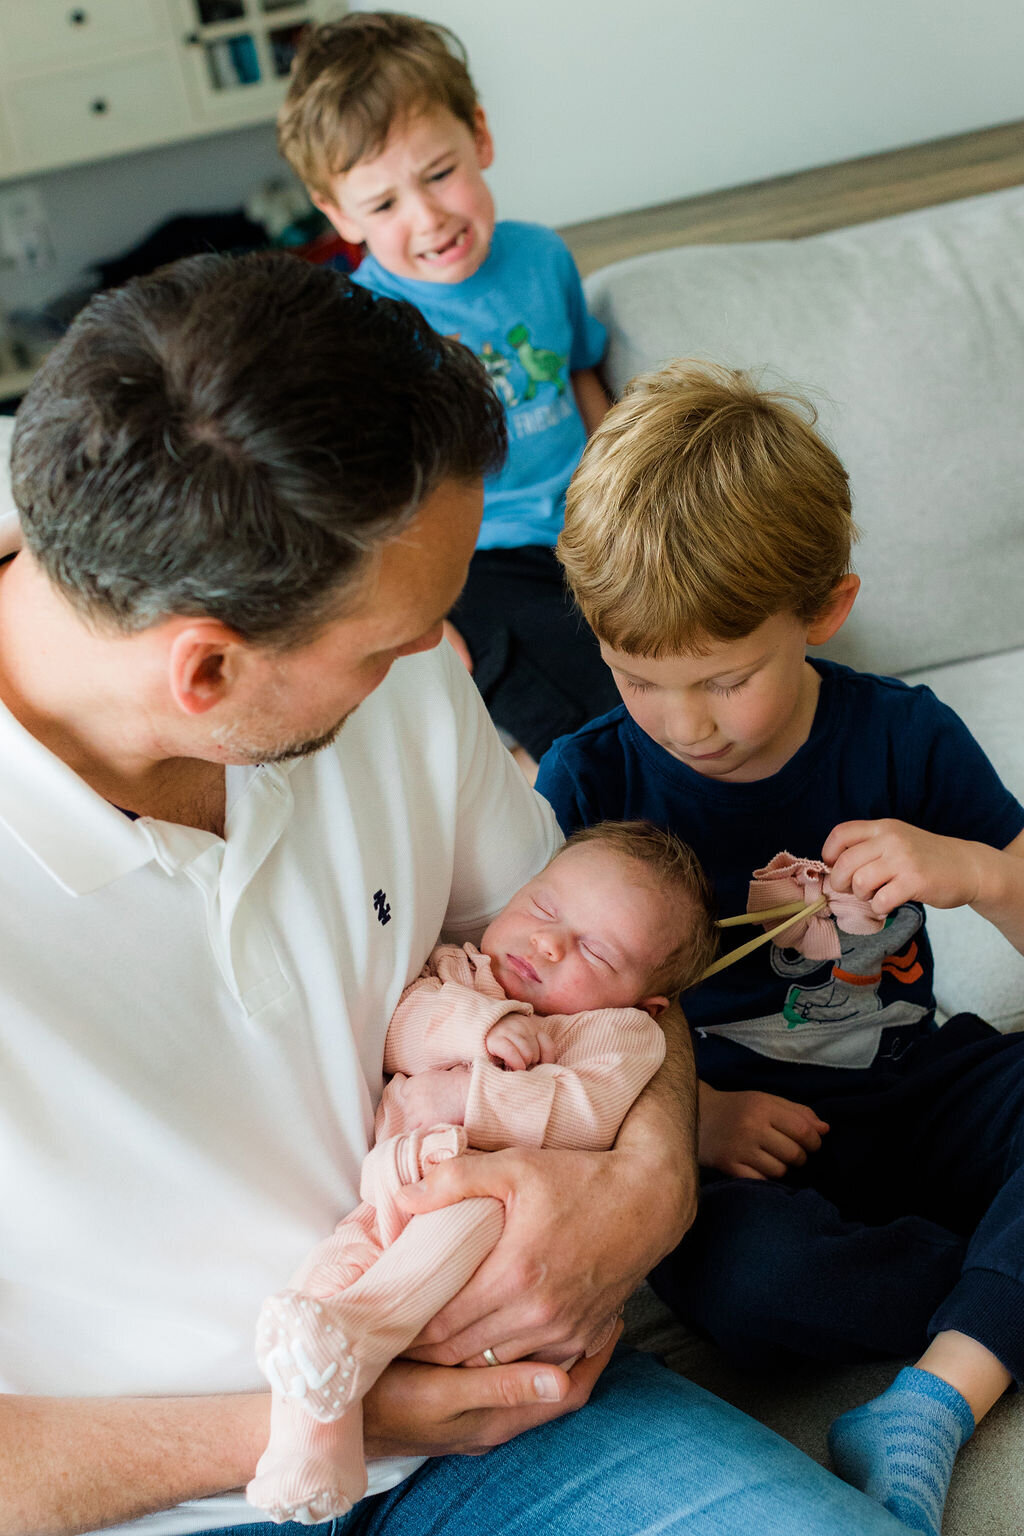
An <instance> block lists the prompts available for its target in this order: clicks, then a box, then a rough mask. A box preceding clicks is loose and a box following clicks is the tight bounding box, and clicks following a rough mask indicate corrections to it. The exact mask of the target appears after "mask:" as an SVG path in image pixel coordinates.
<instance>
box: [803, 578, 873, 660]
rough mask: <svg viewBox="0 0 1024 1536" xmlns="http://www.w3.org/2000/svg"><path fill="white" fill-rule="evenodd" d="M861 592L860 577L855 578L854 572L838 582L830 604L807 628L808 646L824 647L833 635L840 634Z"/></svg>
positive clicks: (830, 598)
mask: <svg viewBox="0 0 1024 1536" xmlns="http://www.w3.org/2000/svg"><path fill="white" fill-rule="evenodd" d="M859 591H860V577H859V576H854V575H853V573H852V572H851V573H850V575H849V576H843V577H841V578H840V580H839V581H837V582H836V584H835V586H834V587H833V588H832V592H831V594H830V596H829V599H828V602H827V603H826V604H825V606H824V608H823V609H822V610H821V612H820V613H819V614H818V616H817V618H815V619H812V620H811V622H810V624H808V626H807V644H808V645H824V644H825V641H826V640H831V639H832V636H833V635H837V634H838V633H839V631H840V630H841V629H842V627H843V625H844V624H845V623H846V621H847V619H848V618H849V616H850V609H851V608H852V607H853V605H854V602H855V600H856V597H857V593H858V592H859Z"/></svg>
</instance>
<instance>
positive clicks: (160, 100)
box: [5, 49, 189, 172]
mask: <svg viewBox="0 0 1024 1536" xmlns="http://www.w3.org/2000/svg"><path fill="white" fill-rule="evenodd" d="M5 105H6V109H7V118H8V122H9V126H10V131H11V137H12V139H13V141H14V152H15V156H16V158H17V165H18V170H19V172H26V171H35V170H45V169H46V168H47V167H49V166H55V165H73V164H75V163H77V162H78V161H81V160H99V159H101V158H102V157H103V156H104V155H116V154H121V153H123V151H125V150H127V149H143V148H145V147H146V146H148V145H151V144H161V143H166V142H167V141H168V140H171V139H176V138H180V137H181V136H182V135H184V134H186V133H187V132H188V127H189V124H188V115H187V112H186V109H185V102H184V98H183V95H182V91H181V82H180V77H179V75H178V71H177V69H176V68H175V64H174V60H173V58H171V57H170V56H169V55H168V53H167V52H166V50H163V49H153V50H151V51H149V52H147V53H139V54H136V55H135V56H134V57H133V58H129V59H125V60H123V61H121V62H119V63H116V64H107V65H104V66H102V67H96V68H94V69H76V70H64V71H61V72H60V73H56V72H55V73H53V74H51V75H41V76H39V77H38V78H37V79H25V80H19V81H15V83H14V84H13V85H11V86H9V87H8V90H7V94H6V103H5Z"/></svg>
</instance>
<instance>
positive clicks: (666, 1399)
mask: <svg viewBox="0 0 1024 1536" xmlns="http://www.w3.org/2000/svg"><path fill="white" fill-rule="evenodd" d="M555 1531H557V1532H558V1536H643V1533H645V1532H651V1533H654V1532H657V1533H658V1536H668V1533H672V1532H680V1533H682V1532H685V1533H686V1536H761V1533H763V1532H770V1533H771V1536H907V1530H906V1526H905V1525H902V1524H900V1523H899V1522H898V1521H896V1520H895V1519H894V1518H893V1517H892V1515H889V1514H887V1513H886V1512H885V1510H883V1509H882V1507H881V1505H879V1504H875V1503H874V1502H873V1501H872V1500H870V1499H868V1498H866V1497H865V1495H864V1494H862V1493H858V1492H857V1491H856V1490H855V1489H853V1488H848V1487H847V1486H846V1484H845V1483H841V1482H840V1481H839V1479H838V1478H835V1477H833V1476H832V1474H831V1473H829V1472H826V1471H825V1470H824V1468H822V1467H819V1466H818V1465H817V1463H816V1462H813V1461H811V1460H810V1459H809V1458H808V1457H806V1456H804V1455H803V1454H802V1452H800V1451H798V1450H796V1449H795V1448H794V1447H793V1446H792V1445H789V1444H788V1442H786V1441H785V1440H782V1439H780V1438H779V1436H778V1435H775V1434H773V1433H772V1431H771V1430H769V1429H765V1428H764V1426H763V1425H761V1424H758V1423H756V1422H755V1421H754V1420H753V1419H750V1418H748V1417H747V1416H746V1415H745V1414H742V1413H740V1412H739V1411H738V1409H736V1408H732V1407H730V1406H729V1405H728V1404H727V1403H723V1402H721V1401H720V1400H719V1399H718V1398H716V1397H712V1396H711V1394H710V1393H709V1392H705V1391H704V1390H703V1389H702V1388H701V1387H697V1386H694V1384H693V1383H692V1382H690V1381H686V1380H684V1379H683V1377H681V1376H676V1375H674V1374H673V1372H671V1371H668V1370H666V1369H665V1368H664V1366H661V1365H659V1364H658V1362H657V1361H656V1360H655V1359H653V1358H652V1357H651V1356H650V1355H639V1354H635V1353H633V1352H632V1351H631V1350H624V1349H620V1350H618V1351H617V1352H616V1354H615V1356H614V1358H613V1360H612V1362H611V1364H610V1365H609V1367H608V1369H607V1370H606V1371H605V1373H604V1375H603V1376H602V1377H601V1380H600V1381H599V1382H598V1384H597V1386H596V1387H595V1389H594V1392H593V1394H592V1396H591V1399H590V1402H589V1403H588V1404H587V1406H586V1407H585V1408H582V1409H581V1410H580V1411H579V1413H576V1414H568V1415H566V1416H565V1417H564V1418H561V1419H556V1420H555V1421H554V1422H553V1423H551V1424H545V1425H543V1426H542V1427H541V1428H539V1429H533V1430H530V1431H528V1432H527V1433H526V1434H524V1435H520V1436H518V1438H517V1439H515V1440H511V1441H509V1443H508V1444H507V1445H502V1446H498V1447H497V1448H496V1449H495V1450H493V1451H489V1452H488V1454H487V1455H486V1456H443V1457H439V1458H437V1459H435V1460H432V1461H428V1462H426V1463H425V1464H424V1465H423V1466H422V1467H421V1468H420V1469H419V1471H418V1472H416V1473H414V1475H413V1476H412V1477H410V1478H408V1479H407V1480H406V1481H405V1482H404V1483H400V1484H399V1486H398V1487H397V1488H392V1489H391V1491H390V1492H388V1493H381V1494H377V1495H376V1496H375V1497H373V1498H369V1499H364V1500H363V1501H362V1503H360V1504H357V1505H356V1507H355V1509H353V1510H352V1512H351V1513H350V1514H348V1515H345V1516H343V1517H342V1518H341V1519H339V1520H334V1521H328V1522H327V1523H326V1524H323V1525H318V1526H313V1527H310V1526H304V1525H292V1524H288V1525H246V1526H234V1527H232V1528H231V1530H230V1531H228V1532H216V1533H210V1536H273V1533H275V1532H276V1533H278V1536H441V1533H443V1536H538V1533H539V1532H545V1533H546V1532H555Z"/></svg>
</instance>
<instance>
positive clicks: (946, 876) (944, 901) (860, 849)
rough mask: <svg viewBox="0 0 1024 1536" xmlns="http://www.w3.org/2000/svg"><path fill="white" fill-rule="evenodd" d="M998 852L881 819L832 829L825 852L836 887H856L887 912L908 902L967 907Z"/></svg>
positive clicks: (881, 913)
mask: <svg viewBox="0 0 1024 1536" xmlns="http://www.w3.org/2000/svg"><path fill="white" fill-rule="evenodd" d="M994 851H995V850H993V849H991V848H985V847H984V845H983V844H981V843H969V842H965V841H964V840H963V839H961V838H958V837H940V836H939V835H938V834H937V833H935V832H923V831H922V830H921V828H920V827H912V826H910V824H909V823H908V822H905V821H895V820H893V819H892V818H891V817H883V818H882V819H881V820H880V821H844V822H841V823H840V824H839V826H838V827H833V829H832V831H831V832H830V833H829V836H828V839H827V841H826V843H825V846H824V848H823V849H822V851H821V856H822V858H823V859H824V861H825V863H826V864H830V865H831V866H832V873H831V876H830V877H829V878H830V882H831V884H832V885H833V886H834V887H835V889H836V890H837V891H852V892H853V894H854V895H855V896H859V897H860V898H861V900H862V901H870V903H871V905H872V906H873V907H874V909H875V911H876V912H877V913H878V914H879V916H886V915H887V914H888V913H890V912H895V910H896V908H897V907H901V906H902V905H903V903H904V902H906V901H925V902H927V903H928V905H929V906H932V907H964V906H969V905H970V904H971V903H972V902H974V901H976V900H977V899H978V896H979V895H980V893H981V891H982V889H983V886H984V875H983V871H982V868H981V865H982V864H983V861H984V857H985V855H986V854H992V853H993V852H994Z"/></svg>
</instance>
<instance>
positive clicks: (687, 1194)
mask: <svg viewBox="0 0 1024 1536" xmlns="http://www.w3.org/2000/svg"><path fill="white" fill-rule="evenodd" d="M661 1022H662V1023H663V1024H664V1025H665V1039H666V1046H667V1049H666V1052H665V1060H664V1063H663V1064H662V1066H661V1067H660V1069H659V1070H658V1072H657V1073H656V1074H655V1076H654V1077H653V1078H652V1079H651V1081H650V1082H649V1083H648V1085H647V1087H646V1088H645V1089H644V1091H643V1093H642V1094H641V1095H640V1097H639V1098H638V1099H637V1101H636V1103H635V1104H634V1105H633V1108H632V1109H631V1110H630V1112H629V1114H628V1115H627V1116H626V1118H625V1120H624V1121H623V1122H622V1129H621V1130H620V1132H619V1134H618V1137H617V1139H616V1142H615V1150H616V1151H617V1152H627V1151H628V1152H636V1153H638V1154H642V1155H643V1156H645V1157H649V1158H651V1159H653V1160H655V1161H656V1162H657V1163H659V1165H660V1167H661V1170H662V1173H661V1174H660V1175H659V1176H663V1177H664V1178H666V1179H667V1180H668V1181H669V1182H670V1184H671V1185H673V1186H674V1187H675V1189H676V1192H677V1203H678V1215H677V1218H676V1223H675V1225H676V1226H678V1231H677V1232H676V1235H675V1238H674V1241H673V1242H672V1243H671V1244H670V1245H669V1246H670V1247H672V1246H674V1245H675V1243H676V1242H678V1241H679V1239H680V1238H681V1237H682V1236H683V1233H684V1232H686V1231H687V1229H688V1228H689V1227H690V1226H691V1224H692V1222H693V1219H694V1217H695V1216H696V1214H697V1190H698V1172H697V1072H696V1068H695V1066H694V1060H693V1047H692V1045H691V1044H690V1032H689V1028H688V1026H687V1024H686V1021H685V1019H684V1018H683V1016H682V1013H681V1012H680V1010H679V1008H678V1006H673V1007H672V1008H671V1009H670V1010H669V1012H668V1013H667V1014H665V1015H664V1016H663V1019H662V1021H661ZM665 1251H666V1252H668V1251H669V1249H668V1248H666V1250H665Z"/></svg>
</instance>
